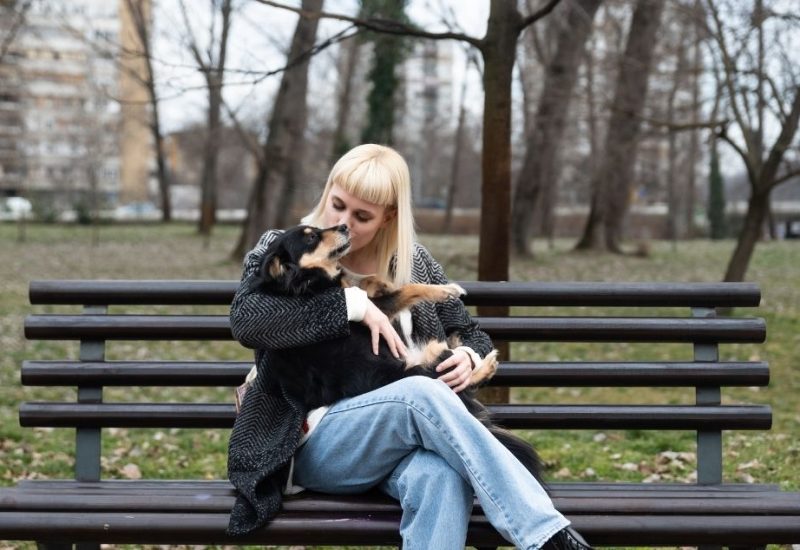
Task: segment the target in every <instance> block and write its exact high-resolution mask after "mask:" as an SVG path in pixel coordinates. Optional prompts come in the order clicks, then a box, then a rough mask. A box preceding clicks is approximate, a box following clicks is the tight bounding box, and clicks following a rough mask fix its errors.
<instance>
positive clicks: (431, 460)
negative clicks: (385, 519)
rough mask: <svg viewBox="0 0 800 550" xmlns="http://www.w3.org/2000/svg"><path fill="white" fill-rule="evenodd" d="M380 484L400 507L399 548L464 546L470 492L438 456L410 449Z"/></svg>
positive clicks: (423, 549)
mask: <svg viewBox="0 0 800 550" xmlns="http://www.w3.org/2000/svg"><path fill="white" fill-rule="evenodd" d="M380 488H381V490H382V491H383V492H384V493H386V494H388V495H390V496H392V497H394V498H396V499H397V500H398V501H400V505H401V506H402V508H403V518H402V520H401V521H400V535H401V536H402V537H403V550H417V549H419V550H426V549H428V548H437V549H442V550H448V549H451V548H452V549H453V550H461V549H462V548H464V544H465V541H466V540H467V526H468V525H469V517H470V515H471V513H472V502H473V499H474V494H473V492H472V487H471V486H470V484H469V483H468V482H467V480H465V479H464V478H463V477H461V476H460V475H459V474H458V473H457V472H456V471H455V470H453V469H452V468H451V467H450V465H449V464H447V462H445V461H444V459H442V457H440V456H439V455H437V454H435V453H432V452H430V451H426V450H425V449H417V450H416V451H412V452H411V454H409V455H408V456H406V458H404V459H403V460H402V461H400V464H398V465H397V467H396V468H395V469H394V471H393V472H392V473H391V475H389V477H388V478H386V479H385V480H384V481H383V483H381V485H380Z"/></svg>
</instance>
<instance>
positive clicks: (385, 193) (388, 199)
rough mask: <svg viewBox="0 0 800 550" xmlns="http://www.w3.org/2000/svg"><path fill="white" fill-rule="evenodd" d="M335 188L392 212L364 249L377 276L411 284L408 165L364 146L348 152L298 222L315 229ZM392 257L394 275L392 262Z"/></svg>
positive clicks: (391, 153) (396, 156) (395, 154)
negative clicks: (372, 255)
mask: <svg viewBox="0 0 800 550" xmlns="http://www.w3.org/2000/svg"><path fill="white" fill-rule="evenodd" d="M334 185H338V186H339V187H341V188H342V189H343V190H344V191H346V192H347V193H350V194H351V195H354V196H355V197H357V198H359V199H361V200H363V201H367V202H371V203H374V204H378V205H380V206H383V207H386V208H389V209H395V210H396V215H395V216H392V217H391V218H390V219H389V221H388V222H387V223H386V225H384V226H383V227H382V228H381V229H379V230H378V232H377V233H376V234H375V237H374V238H373V239H372V242H371V243H370V244H369V245H368V246H370V248H372V249H373V252H374V253H375V255H376V257H377V260H378V272H377V274H378V275H379V276H382V277H386V278H389V279H391V280H392V281H393V282H394V283H395V284H398V285H401V284H406V283H409V282H411V267H412V263H413V257H412V256H413V252H414V241H415V240H416V233H415V231H414V215H413V213H412V211H411V178H410V176H409V174H408V164H406V161H405V160H404V159H403V157H402V156H400V154H399V153H398V152H397V151H395V150H394V149H392V148H390V147H386V146H383V145H375V144H372V143H367V144H364V145H359V146H357V147H354V148H353V149H350V151H348V152H347V153H345V154H344V156H342V158H340V159H339V160H338V161H336V164H334V165H333V168H332V169H331V173H330V175H329V176H328V181H327V183H326V184H325V189H324V190H323V192H322V198H320V200H319V203H318V204H317V206H316V207H315V208H314V210H312V211H311V212H310V213H309V214H308V215H307V216H306V217H305V218H303V220H302V222H303V223H305V224H308V225H315V226H319V225H320V224H321V223H323V217H324V211H325V205H326V204H327V201H328V196H329V195H330V191H331V187H333V186H334ZM393 257H396V258H397V259H396V260H395V265H394V273H392V272H391V264H392V258H393Z"/></svg>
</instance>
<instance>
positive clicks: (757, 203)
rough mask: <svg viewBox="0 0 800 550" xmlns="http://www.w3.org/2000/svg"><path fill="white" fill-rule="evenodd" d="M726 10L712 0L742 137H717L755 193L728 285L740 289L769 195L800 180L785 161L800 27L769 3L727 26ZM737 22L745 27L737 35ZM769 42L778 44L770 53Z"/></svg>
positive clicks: (796, 104)
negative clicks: (770, 133)
mask: <svg viewBox="0 0 800 550" xmlns="http://www.w3.org/2000/svg"><path fill="white" fill-rule="evenodd" d="M720 5H721V3H720V1H719V0H706V7H707V8H708V13H709V18H710V22H709V27H710V33H711V36H712V38H713V40H714V43H715V46H716V47H715V53H716V59H717V62H718V63H719V65H721V67H722V70H723V84H724V88H725V91H726V93H727V97H726V101H727V108H728V110H729V111H730V113H731V116H732V118H733V125H734V127H735V129H736V132H730V131H729V129H728V128H727V127H723V128H721V129H720V130H719V131H718V137H719V138H720V139H721V140H723V141H724V142H726V143H727V144H728V145H729V146H730V147H731V148H732V149H733V150H734V151H735V152H736V154H737V155H738V156H739V157H740V158H741V159H742V161H743V163H744V166H745V169H746V172H747V178H748V183H749V185H750V199H749V201H748V204H747V213H746V214H745V217H744V223H743V225H742V229H741V232H740V233H739V237H738V240H737V243H736V248H735V250H734V252H733V255H732V256H731V258H730V260H729V262H728V266H727V268H726V270H725V276H724V280H725V281H741V280H743V279H744V276H745V274H746V273H747V268H748V266H749V264H750V259H751V257H752V255H753V251H754V250H755V246H756V243H757V242H758V240H759V238H760V236H761V234H762V231H763V227H764V223H765V221H766V219H767V217H768V212H769V200H770V193H771V192H772V190H773V189H774V188H775V187H777V186H778V185H780V184H781V183H783V182H785V181H788V180H789V179H791V178H793V177H795V176H797V175H799V174H800V165H798V164H800V163H798V162H797V161H798V159H796V158H795V159H787V154H786V153H787V151H788V150H789V149H790V147H791V145H792V143H793V142H794V140H795V136H796V134H797V128H798V122H799V121H800V82H799V81H798V76H797V75H796V74H794V72H793V70H794V67H795V66H796V65H795V63H796V62H795V60H794V59H792V58H791V55H792V53H791V52H790V51H788V50H787V49H786V46H785V44H784V43H783V42H782V39H783V38H784V37H785V34H786V33H787V32H792V31H794V32H796V30H797V24H798V21H797V19H796V18H794V17H784V15H788V14H781V13H779V12H778V11H777V8H775V6H765V5H764V0H755V1H754V3H753V4H752V9H748V10H747V11H745V12H744V13H742V14H741V17H740V18H736V17H733V16H730V15H731V14H732V13H736V11H735V10H733V9H732V7H731V6H729V5H727V6H726V7H727V8H728V11H727V13H728V15H729V16H728V17H726V18H725V20H723V19H722V18H721V17H720V13H719V12H720V9H719V8H720ZM775 5H776V6H777V5H778V4H777V3H776V4H775ZM737 7H740V8H741V4H739V3H737ZM768 8H769V9H768ZM736 21H739V25H738V26H737V27H736V28H733V29H731V28H730V25H732V24H734V23H735V22H736ZM768 24H770V28H769V30H767V28H766V27H767V25H768ZM767 36H770V37H772V38H773V40H772V41H771V42H770V44H769V45H768V44H767V43H766V38H767ZM731 42H732V43H731ZM768 47H769V48H770V52H771V53H770V55H769V57H770V59H768V56H767V48H768ZM775 67H779V68H780V69H782V71H783V74H781V75H780V77H779V78H778V77H776V76H775V75H774V70H775V69H774V68H775ZM781 83H783V85H781ZM768 123H769V124H771V125H772V126H774V127H776V129H777V132H776V134H777V135H776V136H775V138H774V140H773V141H772V145H771V146H768V145H767V143H766V140H767V136H766V133H767V125H768ZM792 161H794V164H792Z"/></svg>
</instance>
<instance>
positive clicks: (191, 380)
mask: <svg viewBox="0 0 800 550" xmlns="http://www.w3.org/2000/svg"><path fill="white" fill-rule="evenodd" d="M252 366H253V361H98V362H90V361H24V362H23V363H22V371H21V381H22V384H23V385H26V386H77V385H86V386H213V387H219V386H238V385H239V384H241V383H242V382H243V381H244V378H245V376H246V375H247V373H248V372H249V370H250V368H251V367H252ZM747 385H752V384H747Z"/></svg>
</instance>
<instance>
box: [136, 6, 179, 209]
mask: <svg viewBox="0 0 800 550" xmlns="http://www.w3.org/2000/svg"><path fill="white" fill-rule="evenodd" d="M126 7H127V10H128V12H129V14H130V17H131V19H132V20H133V28H134V29H135V31H136V35H137V38H138V39H139V45H140V47H141V48H142V53H143V56H142V58H143V62H144V68H145V75H144V82H143V84H144V85H145V88H146V89H147V98H148V101H149V103H150V110H151V114H150V116H151V119H150V134H151V136H152V138H153V144H154V146H155V155H156V177H157V179H158V194H159V199H160V203H161V221H164V222H169V221H171V220H172V201H171V200H170V194H169V175H168V174H167V162H166V159H165V153H164V135H163V133H162V132H161V117H160V115H159V109H158V106H159V100H158V94H157V93H156V79H155V73H154V71H153V58H152V52H151V50H152V43H151V42H152V41H151V39H150V19H151V17H150V3H149V2H142V1H136V0H126Z"/></svg>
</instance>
